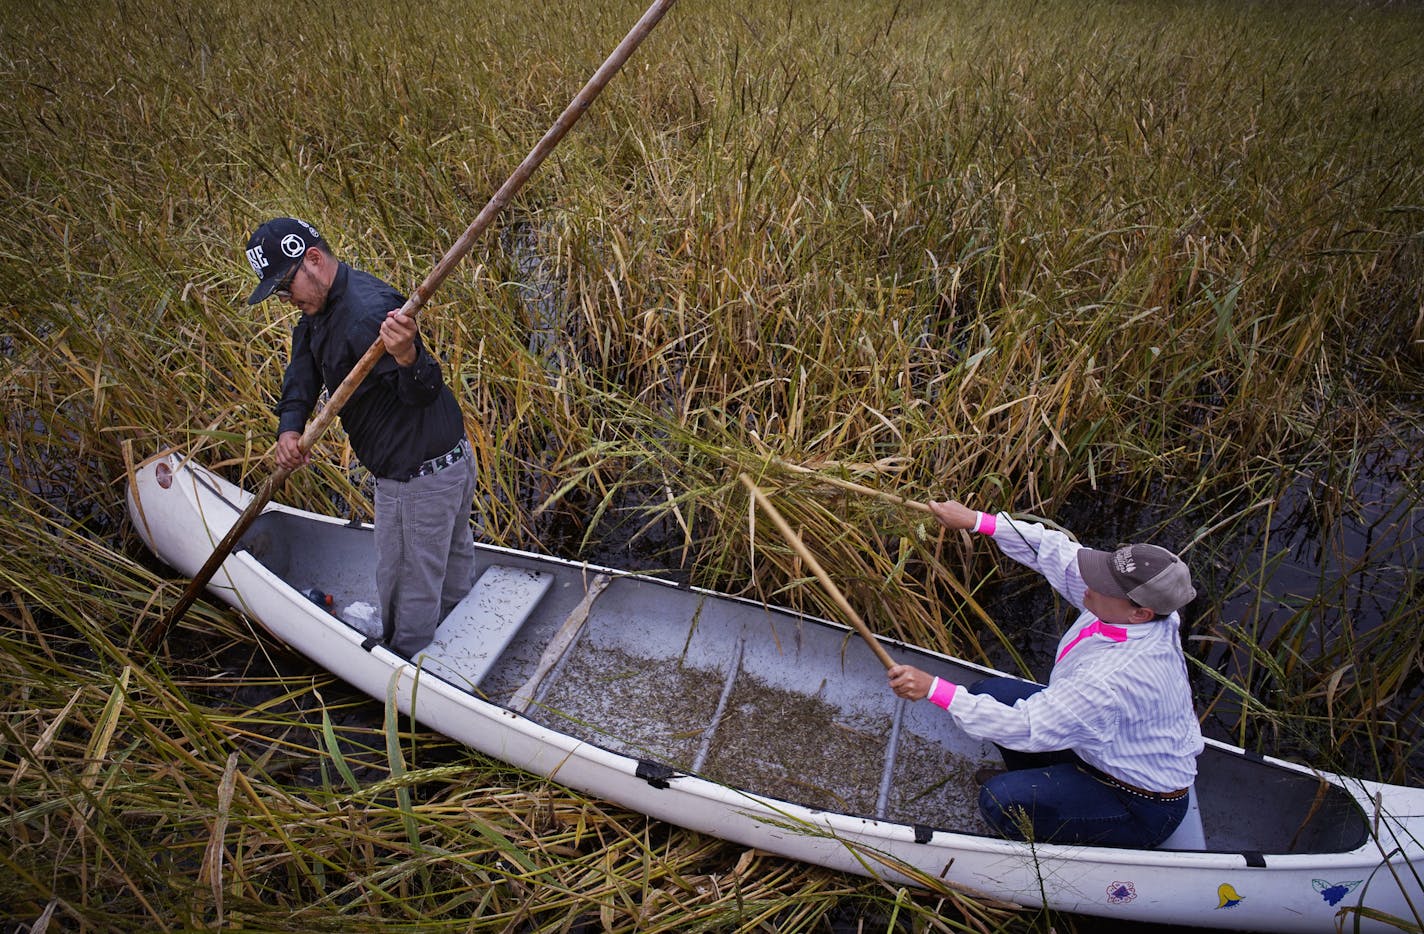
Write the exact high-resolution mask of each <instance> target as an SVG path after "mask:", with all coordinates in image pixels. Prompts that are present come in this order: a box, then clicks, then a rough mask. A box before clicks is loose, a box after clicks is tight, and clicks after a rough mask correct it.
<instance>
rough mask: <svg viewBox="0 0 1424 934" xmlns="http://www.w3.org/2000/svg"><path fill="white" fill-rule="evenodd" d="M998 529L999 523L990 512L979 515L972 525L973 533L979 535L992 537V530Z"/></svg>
mask: <svg viewBox="0 0 1424 934" xmlns="http://www.w3.org/2000/svg"><path fill="white" fill-rule="evenodd" d="M998 527H999V521H998V520H997V519H995V518H994V514H993V513H991V512H981V513H979V521H978V522H975V523H974V531H976V532H978V533H980V534H981V535H993V534H994V530H995V529H997V528H998Z"/></svg>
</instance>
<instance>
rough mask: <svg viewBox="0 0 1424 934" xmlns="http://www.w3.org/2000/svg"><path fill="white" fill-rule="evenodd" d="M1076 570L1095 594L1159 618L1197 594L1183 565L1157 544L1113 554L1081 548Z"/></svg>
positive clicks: (1133, 546) (1132, 547)
mask: <svg viewBox="0 0 1424 934" xmlns="http://www.w3.org/2000/svg"><path fill="white" fill-rule="evenodd" d="M1078 571H1079V572H1080V573H1081V574H1082V575H1083V580H1084V581H1085V582H1086V583H1087V585H1088V586H1089V587H1091V588H1092V589H1093V590H1096V591H1097V592H1098V593H1100V594H1103V595H1105V596H1109V597H1119V598H1125V599H1128V600H1131V601H1132V602H1133V603H1136V604H1137V605H1138V606H1145V607H1147V609H1149V610H1151V611H1152V612H1154V613H1157V614H1161V615H1165V614H1167V613H1171V612H1173V611H1174V610H1180V609H1181V608H1182V607H1184V606H1186V605H1187V604H1188V603H1190V602H1191V601H1192V598H1194V597H1195V596H1196V595H1197V591H1196V588H1195V587H1193V586H1192V572H1191V571H1190V570H1188V568H1187V565H1186V562H1184V561H1183V560H1182V559H1181V558H1178V557H1177V556H1176V555H1174V554H1172V553H1171V552H1170V551H1168V550H1167V549H1165V548H1159V547H1158V546H1156V545H1124V546H1122V547H1121V548H1119V549H1118V550H1117V551H1112V552H1108V551H1096V550H1094V549H1092V548H1084V549H1083V550H1081V551H1079V552H1078Z"/></svg>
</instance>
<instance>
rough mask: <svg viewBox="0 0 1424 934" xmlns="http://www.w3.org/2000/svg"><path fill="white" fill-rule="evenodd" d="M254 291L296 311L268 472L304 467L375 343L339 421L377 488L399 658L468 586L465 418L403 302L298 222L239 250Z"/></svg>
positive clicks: (383, 573) (381, 574)
mask: <svg viewBox="0 0 1424 934" xmlns="http://www.w3.org/2000/svg"><path fill="white" fill-rule="evenodd" d="M247 261H248V262H249V263H250V264H251V265H252V271H253V272H254V273H256V274H257V279H258V285H257V289H256V291H254V292H253V293H252V295H251V297H250V298H248V300H247V303H248V304H249V305H255V304H257V303H258V302H261V301H263V300H264V299H266V298H267V297H269V296H272V295H275V296H276V297H277V299H278V300H280V301H283V302H286V303H287V304H289V305H293V306H295V307H296V308H298V309H300V310H301V313H302V316H301V319H300V320H299V321H298V322H297V324H296V327H295V328H293V330H292V354H291V359H290V360H289V361H288V363H287V369H286V373H285V375H284V377H283V379H282V396H281V399H280V400H279V401H278V402H277V406H276V413H277V418H278V423H277V448H276V455H275V456H276V461H277V464H278V465H279V466H281V467H283V468H286V469H292V470H294V469H296V468H298V467H301V466H302V465H304V464H305V463H307V460H308V455H307V452H306V451H303V450H302V448H301V444H300V441H301V436H302V430H303V427H304V426H305V425H306V421H307V419H308V418H309V417H310V416H311V413H312V410H313V408H314V407H315V406H316V402H317V398H318V396H319V395H320V393H321V390H322V387H323V386H325V387H326V390H327V391H328V392H335V390H336V388H337V387H338V386H340V385H341V382H342V380H343V379H345V378H346V375H347V373H349V372H350V371H351V369H352V367H354V366H355V365H356V363H357V361H359V360H360V359H361V357H362V355H363V354H365V353H366V351H367V350H368V349H369V348H370V347H371V346H372V345H373V344H374V343H375V341H376V340H377V338H379V339H380V340H381V341H382V342H383V343H384V344H385V349H386V354H385V355H384V356H383V357H381V359H380V362H378V363H377V364H376V366H375V368H374V369H373V370H372V371H371V373H370V374H369V375H368V376H367V377H366V378H365V379H364V380H363V381H362V382H361V384H360V385H359V386H358V387H357V388H356V391H355V392H354V393H353V394H352V395H351V397H350V399H349V400H348V401H347V403H346V405H345V406H344V407H343V408H342V410H341V412H340V416H341V425H342V427H343V428H344V429H345V430H346V435H347V437H348V438H349V439H350V440H351V447H352V449H353V450H354V451H355V452H356V456H357V457H358V458H360V460H361V463H362V464H364V465H365V466H366V468H367V469H368V470H370V471H371V473H372V474H373V475H375V477H376V522H375V526H376V528H375V536H376V590H377V593H378V595H379V600H380V610H381V620H382V625H383V627H384V629H383V635H382V641H383V642H385V644H386V645H388V646H389V647H390V648H391V649H393V650H394V651H396V652H399V653H400V654H402V655H404V656H406V657H408V658H409V657H412V656H414V655H415V654H416V653H417V652H419V651H420V650H421V649H423V648H425V647H426V646H427V645H429V644H430V640H431V638H432V636H433V635H434V633H435V627H436V625H438V624H439V622H440V620H441V619H442V618H444V616H445V614H446V613H448V612H450V609H451V608H452V607H454V605H455V604H456V603H458V602H459V600H460V598H462V597H464V596H465V594H466V593H468V592H469V590H470V587H471V586H472V585H473V583H474V580H473V578H474V567H475V548H474V536H473V535H472V533H471V531H470V522H469V517H470V504H471V502H472V501H473V499H474V495H475V479H476V474H475V463H474V454H473V452H472V450H471V448H470V442H469V440H468V439H466V437H465V423H464V416H463V415H462V414H461V413H460V406H459V403H458V402H456V401H455V395H454V393H452V392H451V391H450V387H449V386H447V385H445V380H444V377H443V376H442V374H441V372H440V364H439V363H438V362H437V361H436V360H435V358H434V357H432V356H431V355H430V353H429V351H427V350H426V349H425V346H424V344H423V343H422V341H421V339H420V332H419V328H418V327H417V324H416V321H415V320H414V319H413V318H411V317H409V316H407V315H404V314H401V313H400V309H401V307H402V306H404V304H405V297H404V296H402V295H401V294H400V293H399V292H397V291H396V290H395V289H393V288H392V287H391V286H389V285H387V284H386V283H385V282H382V281H381V280H380V279H378V278H376V277H375V276H373V275H371V274H369V273H366V272H362V271H361V270H359V269H353V268H352V267H351V266H348V265H347V264H346V263H343V262H340V261H338V260H337V259H335V258H334V257H333V256H332V253H331V248H330V247H328V246H327V243H326V240H325V239H323V238H322V236H321V234H319V233H317V231H316V229H315V228H314V227H312V226H311V225H310V224H308V223H306V222H305V221H300V220H296V219H294V218H290V217H278V218H275V219H273V220H270V221H268V222H267V223H265V224H263V225H262V226H260V227H258V228H257V230H256V231H254V232H253V234H252V237H251V238H250V239H249V240H248V242H247Z"/></svg>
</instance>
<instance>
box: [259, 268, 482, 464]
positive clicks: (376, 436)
mask: <svg viewBox="0 0 1424 934" xmlns="http://www.w3.org/2000/svg"><path fill="white" fill-rule="evenodd" d="M404 304H405V298H404V296H402V295H401V294H400V293H399V292H397V291H396V290H395V289H393V288H391V287H390V286H389V285H387V284H386V283H384V282H382V281H381V280H380V279H377V278H376V277H375V276H373V275H371V274H370V273H366V272H362V271H361V270H359V269H353V268H351V267H350V266H348V265H346V264H345V263H341V264H340V265H339V266H338V268H337V270H336V277H335V278H334V279H333V280H332V282H331V291H330V292H329V293H327V297H326V304H325V305H324V306H323V307H322V309H321V311H319V312H317V313H316V314H314V315H302V318H301V320H300V321H298V322H297V325H296V327H295V328H293V329H292V357H291V360H290V361H289V362H288V363H287V370H286V374H285V375H284V376H283V378H282V397H281V399H280V400H279V401H278V402H277V405H276V412H277V433H278V434H279V435H280V434H282V433H283V432H286V431H301V430H303V428H304V427H305V425H306V421H307V418H308V417H310V415H311V413H312V409H313V408H314V407H315V405H316V402H317V398H318V397H319V396H320V394H321V390H322V387H323V385H324V386H325V388H326V391H327V392H328V393H331V392H335V391H336V388H337V387H338V386H340V385H341V381H342V380H343V379H345V378H346V374H347V373H349V372H351V368H352V367H354V366H355V365H356V363H357V361H359V360H360V359H361V357H362V355H363V354H365V353H366V351H367V350H369V349H370V347H371V345H372V344H373V343H375V342H376V341H377V340H379V339H380V336H381V322H382V321H384V320H385V318H386V313H387V312H389V311H391V310H392V309H394V308H400V307H401V306H402V305H404ZM415 349H416V358H415V362H414V363H412V364H411V365H410V366H408V367H403V366H400V365H398V364H397V363H396V361H395V360H394V359H392V358H391V357H390V356H389V355H385V356H382V357H381V359H380V361H379V362H378V363H377V364H376V366H375V368H374V369H372V370H371V372H370V374H368V375H367V377H366V378H365V379H364V380H362V381H361V385H360V386H358V387H357V388H356V391H355V392H354V393H352V395H351V398H350V399H348V400H347V402H346V405H345V406H344V407H342V409H341V413H340V418H341V426H342V427H343V428H344V429H346V434H347V437H349V438H350V439H351V447H352V449H353V450H355V452H356V456H357V457H358V458H360V459H361V463H363V464H365V465H366V469H368V470H370V471H371V473H373V474H375V475H376V476H377V477H381V478H390V479H395V480H406V479H408V478H409V477H410V475H411V474H412V473H413V472H414V471H415V469H416V467H418V466H419V465H420V464H421V462H422V461H425V460H429V459H430V458H432V457H435V456H436V455H439V454H444V453H445V452H446V451H448V450H450V449H451V448H453V447H454V446H455V445H456V444H458V443H459V442H460V439H461V438H463V437H464V434H465V425H464V419H463V417H462V416H461V414H460V406H459V403H457V402H456V401H455V395H454V393H452V392H451V391H450V387H448V386H446V385H445V381H444V378H443V377H442V376H441V373H440V364H439V363H438V362H437V361H436V360H435V358H434V357H432V356H431V355H430V353H429V352H428V351H426V349H425V345H424V343H423V342H422V341H421V340H420V338H419V337H417V338H416V344H415Z"/></svg>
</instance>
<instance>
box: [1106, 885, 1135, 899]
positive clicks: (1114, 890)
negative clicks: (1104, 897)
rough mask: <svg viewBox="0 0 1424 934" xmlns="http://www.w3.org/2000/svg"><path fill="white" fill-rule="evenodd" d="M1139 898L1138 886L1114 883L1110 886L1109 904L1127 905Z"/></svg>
mask: <svg viewBox="0 0 1424 934" xmlns="http://www.w3.org/2000/svg"><path fill="white" fill-rule="evenodd" d="M1136 897H1137V886H1135V885H1133V884H1132V883H1131V882H1114V883H1113V884H1111V885H1109V886H1108V904H1110V905H1126V904H1127V903H1128V902H1130V901H1132V900H1133V899H1134V898H1136Z"/></svg>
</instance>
